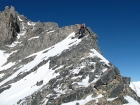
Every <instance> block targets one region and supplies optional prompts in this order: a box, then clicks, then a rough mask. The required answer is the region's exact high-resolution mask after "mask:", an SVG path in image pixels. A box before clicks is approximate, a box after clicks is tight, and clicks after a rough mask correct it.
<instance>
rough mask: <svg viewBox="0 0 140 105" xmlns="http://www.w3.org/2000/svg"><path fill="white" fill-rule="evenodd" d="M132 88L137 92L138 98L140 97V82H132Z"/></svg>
mask: <svg viewBox="0 0 140 105" xmlns="http://www.w3.org/2000/svg"><path fill="white" fill-rule="evenodd" d="M130 87H131V88H132V89H133V90H134V91H135V92H136V94H137V96H139V97H140V81H139V82H131V83H130Z"/></svg>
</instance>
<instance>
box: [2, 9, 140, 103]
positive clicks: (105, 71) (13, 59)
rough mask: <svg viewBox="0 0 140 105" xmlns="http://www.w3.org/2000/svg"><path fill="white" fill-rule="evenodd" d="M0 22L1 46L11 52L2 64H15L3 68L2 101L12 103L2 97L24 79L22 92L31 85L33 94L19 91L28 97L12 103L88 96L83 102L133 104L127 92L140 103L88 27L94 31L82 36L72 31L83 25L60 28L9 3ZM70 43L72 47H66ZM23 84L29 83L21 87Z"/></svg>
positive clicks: (67, 99) (73, 100)
mask: <svg viewBox="0 0 140 105" xmlns="http://www.w3.org/2000/svg"><path fill="white" fill-rule="evenodd" d="M0 23H1V24H0V44H1V45H2V46H1V47H0V50H3V51H4V52H5V54H9V56H8V57H7V61H6V62H5V63H4V64H3V65H2V66H1V68H2V67H3V66H7V65H9V64H10V63H14V64H13V65H12V66H9V67H7V68H2V69H1V68H0V74H4V75H3V76H2V77H1V78H0V104H1V105H5V103H6V104H7V102H9V100H8V99H2V98H3V96H5V95H6V94H5V93H7V94H8V93H10V91H12V88H13V87H14V86H15V85H17V84H19V83H20V82H23V81H24V82H23V83H22V86H20V87H19V89H21V90H20V91H19V93H20V92H22V91H24V90H28V89H29V90H30V91H29V93H30V94H29V93H28V92H27V94H28V95H25V94H24V95H23V94H21V95H20V96H24V97H20V96H18V97H17V98H15V100H13V102H11V103H14V104H16V105H66V103H69V102H73V103H72V104H71V105H80V100H85V105H123V104H127V103H128V102H129V101H128V100H126V99H125V96H130V97H132V98H133V99H134V100H135V101H137V102H138V103H140V97H138V96H137V94H136V93H135V91H133V90H132V89H131V88H130V87H129V84H130V78H129V77H123V76H121V74H120V71H119V69H118V68H117V67H115V66H114V65H113V64H112V63H110V62H108V61H107V60H106V59H105V58H104V57H103V55H102V54H101V51H100V49H99V47H98V36H97V35H96V34H95V33H94V32H93V31H92V30H91V29H90V28H89V27H88V30H89V31H90V34H89V33H88V32H86V33H85V36H84V37H83V38H82V39H78V35H75V34H74V33H77V32H78V29H79V26H80V25H79V24H75V25H71V26H65V27H62V28H59V27H58V24H57V23H54V22H44V23H41V22H32V21H31V20H29V19H27V18H26V17H25V16H23V15H19V14H18V13H17V12H16V11H15V9H14V7H10V8H9V7H6V8H5V11H4V12H1V13H0ZM69 41H71V42H70V43H68V42H69ZM62 42H64V43H62ZM67 43H68V45H67V46H69V47H68V48H65V47H64V46H65V44H67ZM58 45H59V46H60V47H57V46H58ZM63 47H64V48H63ZM55 48H57V49H55ZM61 49H63V50H62V51H61V52H59V53H56V52H57V51H59V50H61ZM51 51H52V52H51ZM38 52H39V53H38ZM50 52H51V53H50ZM54 53H56V54H54ZM45 54H46V55H45ZM51 54H52V55H51ZM44 55H45V56H44ZM50 55H51V56H50ZM39 57H41V59H39ZM48 62H49V63H48ZM44 70H45V72H43V71H44ZM40 72H43V73H42V74H41V73H40ZM51 72H53V73H52V74H51ZM38 73H40V74H38ZM44 73H46V76H44V75H43V74H44ZM47 74H50V75H47ZM55 74H56V76H54V75H55ZM34 75H35V76H34ZM33 77H34V78H33ZM36 78H37V79H36ZM28 80H29V81H28ZM34 80H35V81H34ZM26 81H28V82H26ZM30 84H31V85H30ZM24 85H27V86H26V87H24V88H23V89H22V87H23V86H24ZM17 86H18V85H17ZM19 89H17V90H19ZM14 90H16V89H14ZM14 94H18V93H16V91H15V93H14ZM9 95H10V94H9ZM7 97H9V96H7ZM15 97H16V96H15ZM88 97H90V98H88ZM1 99H2V100H1ZM4 100H6V101H5V102H4ZM75 101H76V102H75ZM77 101H78V102H77ZM11 103H10V104H11Z"/></svg>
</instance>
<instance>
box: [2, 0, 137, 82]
mask: <svg viewBox="0 0 140 105" xmlns="http://www.w3.org/2000/svg"><path fill="white" fill-rule="evenodd" d="M11 5H12V6H14V7H15V10H16V11H18V13H19V14H21V15H22V14H23V15H24V16H26V17H27V18H29V19H30V20H32V21H34V22H37V21H41V22H48V21H50V22H56V23H58V25H59V27H63V26H68V25H73V24H81V23H85V24H86V26H87V27H90V28H91V29H92V30H93V32H95V33H96V34H97V35H98V37H99V39H98V44H99V47H100V49H101V52H102V53H103V55H104V56H105V57H106V58H107V59H108V60H109V61H110V62H112V63H113V64H114V65H115V66H117V67H118V68H119V70H120V72H121V74H122V75H123V76H128V77H131V80H132V81H140V76H139V75H140V55H139V54H140V48H139V46H140V41H139V40H140V0H69V1H68V0H34V1H31V0H30V1H29V0H22V1H19V0H12V1H11V0H6V1H3V2H1V3H0V11H3V10H4V8H5V6H11Z"/></svg>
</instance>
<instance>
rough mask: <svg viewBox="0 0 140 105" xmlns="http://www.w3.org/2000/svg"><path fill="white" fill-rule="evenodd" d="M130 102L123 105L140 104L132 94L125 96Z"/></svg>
mask: <svg viewBox="0 0 140 105" xmlns="http://www.w3.org/2000/svg"><path fill="white" fill-rule="evenodd" d="M124 98H125V99H126V100H127V101H128V102H129V103H128V104H123V105H140V104H139V103H138V102H137V101H136V100H134V99H133V98H132V97H130V96H126V97H124Z"/></svg>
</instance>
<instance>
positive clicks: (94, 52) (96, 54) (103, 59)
mask: <svg viewBox="0 0 140 105" xmlns="http://www.w3.org/2000/svg"><path fill="white" fill-rule="evenodd" d="M91 52H92V53H90V55H89V57H95V56H97V57H98V58H100V59H101V60H100V62H104V63H105V64H106V65H108V66H109V64H108V63H109V61H108V60H107V59H105V58H104V57H103V55H101V54H100V53H99V52H97V51H96V50H95V49H91Z"/></svg>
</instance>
